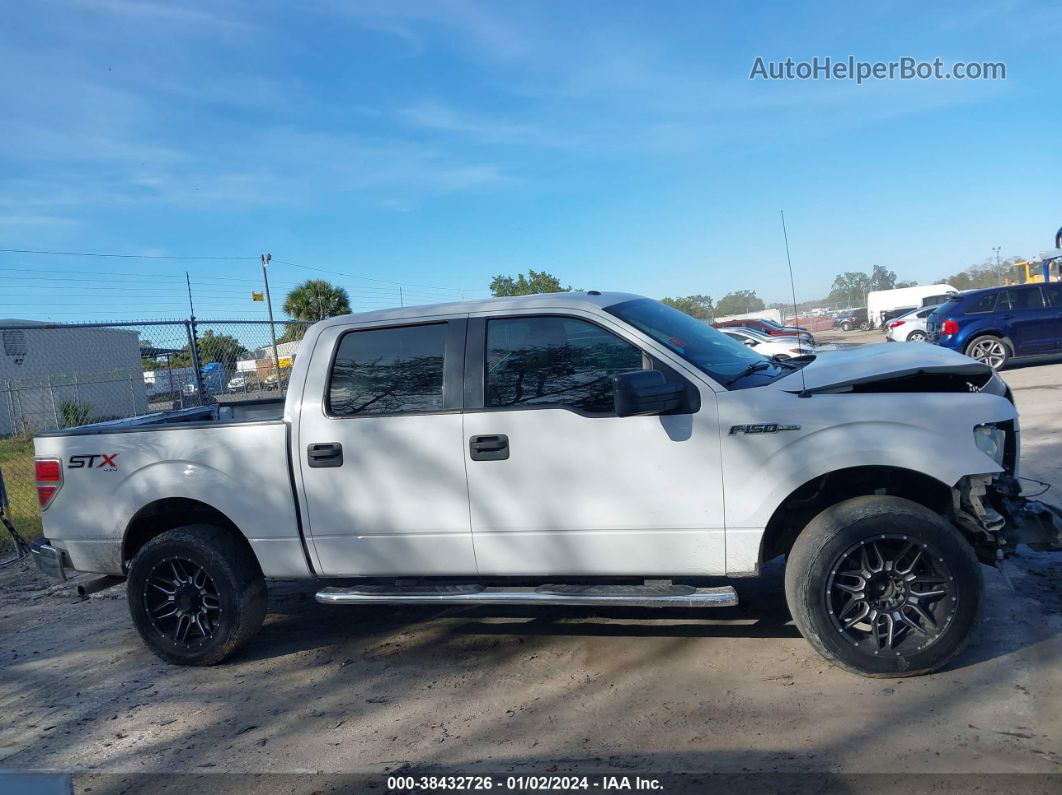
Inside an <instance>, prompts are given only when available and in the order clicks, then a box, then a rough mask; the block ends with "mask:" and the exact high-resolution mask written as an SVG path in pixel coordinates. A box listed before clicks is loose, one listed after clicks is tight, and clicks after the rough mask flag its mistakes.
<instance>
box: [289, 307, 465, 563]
mask: <svg viewBox="0 0 1062 795" xmlns="http://www.w3.org/2000/svg"><path fill="white" fill-rule="evenodd" d="M355 318H356V316H352V317H351V322H349V323H342V324H336V325H330V326H329V327H327V328H325V329H323V330H322V331H321V333H320V334H319V335H318V336H317V338H316V339H315V340H314V343H313V347H312V348H311V349H309V350H305V351H302V350H300V351H299V356H305V357H306V358H307V360H308V361H309V366H308V367H307V369H306V371H305V374H304V376H303V380H302V383H301V384H298V385H297V384H289V385H288V388H289V390H290V389H293V388H296V387H298V386H301V388H302V397H301V400H300V401H299V407H298V410H297V411H295V413H294V415H293V416H290V417H287V418H286V419H287V420H288V422H289V441H288V461H287V464H288V469H289V473H290V475H291V482H292V492H293V493H292V496H293V497H294V500H295V505H296V508H297V513H298V517H299V522H300V525H301V526H302V536H303V541H304V546H305V550H306V553H307V556H308V557H309V560H310V564H311V569H312V570H313V571H314V572H315V573H316V574H317V576H320V572H322V571H324V569H325V568H326V567H324V566H322V564H321V558H320V555H319V554H318V552H317V546H316V544H315V543H314V536H313V527H312V522H311V516H312V514H311V512H310V504H309V499H308V493H307V488H306V480H305V473H306V444H307V441H310V440H307V439H305V438H304V433H303V422H302V420H303V418H304V417H307V416H309V415H310V413H311V412H314V413H319V417H320V418H323V419H324V420H326V421H328V422H346V421H356V420H359V419H368V418H373V417H400V416H410V415H416V416H424V415H433V414H435V415H438V414H460V413H461V412H462V410H463V408H464V369H465V364H464V359H465V336H466V334H467V327H468V312H467V311H462V312H456V313H447V314H438V315H424V316H421V317H397V318H396V317H391V318H381V319H373V320H360V321H359V320H356V319H355ZM439 323H445V324H447V334H446V342H445V345H444V348H443V408H441V409H438V410H435V411H423V412H395V413H380V414H368V415H365V416H363V417H357V416H352V417H343V416H338V415H334V414H331V413H330V412H329V410H328V390H329V384H330V382H331V374H332V367H333V365H334V364H335V359H336V356H337V355H338V353H339V344H340V341H341V340H342V338H343V337H344V336H345V335H346V334H348V333H351V332H357V331H377V330H381V329H388V328H403V327H409V326H428V325H435V324H439ZM329 346H331V351H329V353H328V355H327V356H324V355H323V354H324V351H325V350H326V349H327V348H328V347H329ZM466 488H467V482H466ZM469 532H471V527H470V528H469Z"/></svg>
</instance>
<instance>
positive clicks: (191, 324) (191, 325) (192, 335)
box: [182, 315, 205, 406]
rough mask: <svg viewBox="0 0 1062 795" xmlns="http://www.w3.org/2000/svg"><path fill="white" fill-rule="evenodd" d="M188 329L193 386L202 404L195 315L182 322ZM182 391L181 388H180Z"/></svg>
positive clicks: (201, 383) (201, 372)
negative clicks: (193, 378)
mask: <svg viewBox="0 0 1062 795" xmlns="http://www.w3.org/2000/svg"><path fill="white" fill-rule="evenodd" d="M184 327H185V329H186V330H187V331H188V348H189V350H190V351H191V352H192V370H193V371H195V388H196V392H197V394H198V395H199V399H198V401H197V402H198V403H199V405H201V406H202V405H204V398H205V393H204V392H203V370H202V368H201V367H200V366H199V335H198V333H197V332H196V327H195V315H193V316H192V317H191V318H190V319H189V320H188V321H186V322H185V324H184ZM182 391H183V390H182Z"/></svg>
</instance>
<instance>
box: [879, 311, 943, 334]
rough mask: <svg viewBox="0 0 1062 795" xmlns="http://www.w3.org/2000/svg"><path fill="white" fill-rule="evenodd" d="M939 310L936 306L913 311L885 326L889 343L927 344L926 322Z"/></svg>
mask: <svg viewBox="0 0 1062 795" xmlns="http://www.w3.org/2000/svg"><path fill="white" fill-rule="evenodd" d="M936 310H937V307H936V306H923V307H922V308H920V309H912V310H910V311H909V312H908V313H907V314H905V315H901V316H900V317H898V318H896V319H895V320H890V321H889V322H888V323H886V324H885V340H886V341H887V342H925V340H926V337H927V336H928V335H927V333H926V320H927V319H928V318H929V316H930V315H932V314H933V313H934V312H935V311H936Z"/></svg>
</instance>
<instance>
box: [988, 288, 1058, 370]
mask: <svg viewBox="0 0 1062 795" xmlns="http://www.w3.org/2000/svg"><path fill="white" fill-rule="evenodd" d="M996 312H997V313H998V314H999V315H1000V319H1001V320H1002V321H1003V330H1004V333H1005V334H1006V335H1007V336H1008V337H1010V339H1011V341H1012V342H1013V343H1014V354H1015V355H1016V356H1029V355H1033V354H1037V353H1050V352H1051V351H1053V350H1054V349H1055V341H1056V337H1055V310H1054V309H1051V308H1049V307H1045V306H1044V299H1043V295H1042V294H1041V293H1040V288H1039V287H1038V286H1037V285H1035V284H1030V285H1023V286H1021V287H1011V288H1009V289H1007V290H1004V291H1003V292H1002V294H1000V296H999V302H998V303H997V304H996Z"/></svg>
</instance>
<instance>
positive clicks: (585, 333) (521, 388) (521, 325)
mask: <svg viewBox="0 0 1062 795" xmlns="http://www.w3.org/2000/svg"><path fill="white" fill-rule="evenodd" d="M641 369H642V354H641V351H639V350H638V349H637V348H636V347H634V346H633V345H631V344H630V343H629V342H626V341H625V340H622V339H620V338H619V337H617V336H616V335H614V334H611V333H610V332H608V331H605V330H604V329H602V328H600V327H599V326H595V325H594V324H593V323H588V322H586V321H585V320H578V319H576V318H570V317H552V316H551V317H508V318H497V319H489V320H488V321H487V359H486V370H485V377H484V405H485V406H486V407H487V408H506V407H511V406H568V407H571V408H575V409H579V410H580V411H585V412H588V413H592V414H606V413H611V412H612V410H613V397H612V376H614V375H617V374H618V373H626V372H630V371H632V370H641Z"/></svg>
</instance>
